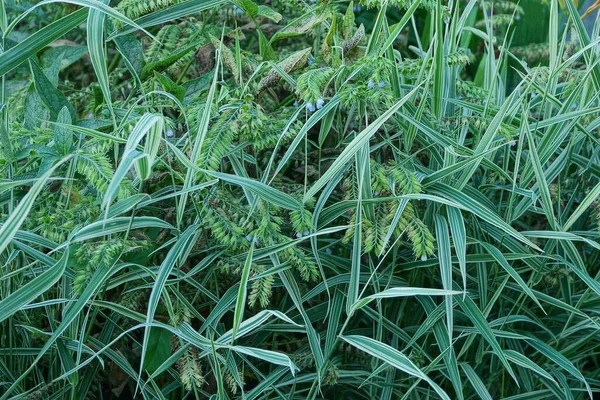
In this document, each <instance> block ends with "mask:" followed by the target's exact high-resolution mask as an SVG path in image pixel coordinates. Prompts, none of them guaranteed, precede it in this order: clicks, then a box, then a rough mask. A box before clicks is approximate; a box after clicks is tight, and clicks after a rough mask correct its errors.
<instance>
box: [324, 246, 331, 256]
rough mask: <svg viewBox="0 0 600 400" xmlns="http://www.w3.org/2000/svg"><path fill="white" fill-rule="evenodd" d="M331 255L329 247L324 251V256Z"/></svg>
mask: <svg viewBox="0 0 600 400" xmlns="http://www.w3.org/2000/svg"><path fill="white" fill-rule="evenodd" d="M331 253H332V251H331V249H330V248H329V247H328V248H326V249H325V254H327V255H329V256H330V255H331Z"/></svg>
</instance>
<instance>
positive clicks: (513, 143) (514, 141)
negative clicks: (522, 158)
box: [508, 140, 517, 147]
mask: <svg viewBox="0 0 600 400" xmlns="http://www.w3.org/2000/svg"><path fill="white" fill-rule="evenodd" d="M508 144H509V145H510V147H515V146H516V145H517V141H516V140H511V141H510V142H508Z"/></svg>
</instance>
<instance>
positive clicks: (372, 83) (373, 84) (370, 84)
mask: <svg viewBox="0 0 600 400" xmlns="http://www.w3.org/2000/svg"><path fill="white" fill-rule="evenodd" d="M367 87H368V88H369V89H373V88H374V87H375V82H373V81H369V83H367Z"/></svg>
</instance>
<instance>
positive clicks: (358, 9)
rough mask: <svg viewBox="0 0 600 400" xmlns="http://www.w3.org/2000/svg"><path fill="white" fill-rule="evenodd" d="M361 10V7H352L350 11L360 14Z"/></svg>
mask: <svg viewBox="0 0 600 400" xmlns="http://www.w3.org/2000/svg"><path fill="white" fill-rule="evenodd" d="M362 9H363V8H362V7H361V6H354V7H352V11H354V12H361V11H362Z"/></svg>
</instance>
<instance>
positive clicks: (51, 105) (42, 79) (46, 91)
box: [29, 61, 76, 121]
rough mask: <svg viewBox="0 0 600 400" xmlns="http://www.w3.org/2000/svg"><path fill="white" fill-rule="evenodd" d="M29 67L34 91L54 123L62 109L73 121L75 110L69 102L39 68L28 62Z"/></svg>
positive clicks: (32, 62)
mask: <svg viewBox="0 0 600 400" xmlns="http://www.w3.org/2000/svg"><path fill="white" fill-rule="evenodd" d="M29 66H30V67H31V73H32V74H33V82H34V85H35V91H36V92H37V94H38V95H39V96H40V99H42V101H43V102H44V104H45V105H46V107H48V110H50V115H51V117H52V119H53V120H54V121H56V119H57V118H58V114H59V113H60V111H61V110H62V109H63V108H66V109H67V110H69V115H70V116H71V120H74V119H75V117H76V115H75V109H73V106H72V105H71V103H70V102H69V100H67V98H66V97H65V95H64V94H62V92H60V91H59V90H58V89H56V88H55V87H54V86H53V85H52V83H51V82H50V81H49V80H48V78H47V77H46V75H45V74H44V72H42V70H41V69H40V67H39V66H38V65H37V64H36V63H35V62H34V61H30V62H29Z"/></svg>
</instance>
